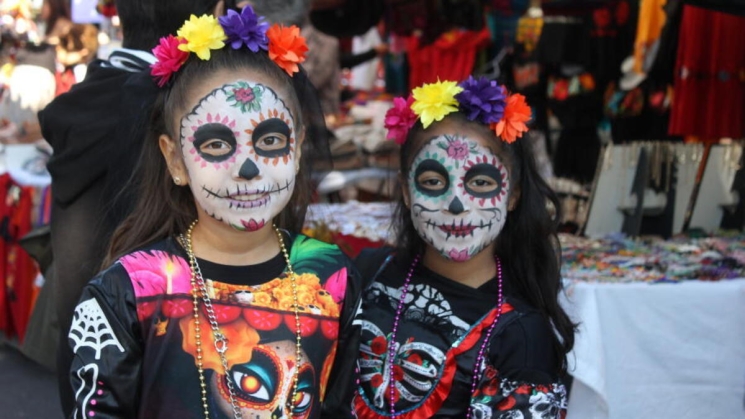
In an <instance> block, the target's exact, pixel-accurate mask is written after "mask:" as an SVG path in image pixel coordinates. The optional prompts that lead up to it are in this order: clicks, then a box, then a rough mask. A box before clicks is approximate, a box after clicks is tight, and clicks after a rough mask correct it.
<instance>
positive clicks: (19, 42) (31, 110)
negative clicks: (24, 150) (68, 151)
mask: <svg viewBox="0 0 745 419" xmlns="http://www.w3.org/2000/svg"><path fill="white" fill-rule="evenodd" d="M0 12H1V13H2V48H1V50H2V64H3V67H2V72H1V74H2V78H1V79H0V83H1V84H2V87H3V89H2V91H1V96H0V142H2V143H29V142H34V141H37V140H39V139H40V138H41V133H40V130H39V125H38V121H37V119H36V113H37V112H38V111H39V110H41V109H43V108H44V107H45V106H46V105H47V104H48V103H49V102H51V101H52V99H54V93H55V78H54V71H55V51H54V47H51V46H49V45H48V44H46V43H44V42H42V40H43V39H42V36H41V34H40V33H39V31H38V29H37V26H36V24H35V23H34V21H33V19H32V15H31V5H30V1H29V0H11V1H7V0H6V1H5V2H3V4H2V7H1V8H0Z"/></svg>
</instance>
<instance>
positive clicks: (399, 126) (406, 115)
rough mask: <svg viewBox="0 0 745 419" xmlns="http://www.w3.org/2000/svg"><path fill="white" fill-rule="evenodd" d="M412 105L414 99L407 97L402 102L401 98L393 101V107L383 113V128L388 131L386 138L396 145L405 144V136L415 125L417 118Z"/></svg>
mask: <svg viewBox="0 0 745 419" xmlns="http://www.w3.org/2000/svg"><path fill="white" fill-rule="evenodd" d="M413 103H414V97H413V96H409V98H408V99H406V100H404V98H402V97H397V98H395V99H393V107H392V108H390V109H388V112H386V113H385V123H384V124H385V128H386V129H387V130H388V135H387V136H386V138H388V139H389V140H393V141H395V142H396V144H399V145H403V143H405V142H406V136H407V135H408V134H409V130H410V129H411V127H413V126H414V124H415V123H416V119H417V116H416V114H415V113H414V111H413V110H411V105H412V104H413Z"/></svg>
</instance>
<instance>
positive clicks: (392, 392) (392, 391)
mask: <svg viewBox="0 0 745 419" xmlns="http://www.w3.org/2000/svg"><path fill="white" fill-rule="evenodd" d="M419 259H420V257H419V256H418V255H417V256H416V257H415V258H414V260H413V261H412V262H411V267H409V273H408V274H406V279H405V280H404V286H403V289H402V290H401V297H400V299H399V300H398V308H397V309H396V317H395V318H394V319H393V330H392V331H391V338H390V341H389V342H388V359H389V360H390V361H389V362H388V389H389V394H388V397H389V399H388V405H389V406H390V409H391V415H390V416H391V417H392V418H396V417H398V416H399V414H397V413H396V408H395V406H394V405H395V402H396V381H395V380H394V377H393V364H394V360H395V359H396V333H397V332H398V324H399V322H400V321H401V314H402V313H403V311H404V304H405V303H404V302H405V301H406V294H408V292H409V283H410V282H411V277H412V276H413V275H414V269H415V268H416V267H417V265H418V264H419ZM494 262H496V264H497V281H498V287H499V292H498V294H499V295H498V299H497V301H498V303H497V315H496V316H494V320H493V321H492V323H491V325H490V326H489V328H488V329H487V330H486V335H485V336H484V340H483V342H481V347H480V348H479V353H478V356H476V362H475V363H474V365H473V375H472V376H471V397H470V398H469V400H470V399H472V398H473V394H474V393H475V392H476V386H477V385H478V381H479V370H480V369H481V366H482V364H483V362H484V358H485V357H486V355H485V353H486V347H487V345H488V343H489V338H491V334H492V332H493V331H494V327H495V326H496V325H497V322H499V317H500V316H501V315H502V302H503V298H502V297H503V295H502V261H501V260H500V259H499V257H498V256H495V257H494ZM470 418H471V406H470V405H469V406H468V413H467V414H466V419H470Z"/></svg>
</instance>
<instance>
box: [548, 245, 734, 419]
mask: <svg viewBox="0 0 745 419" xmlns="http://www.w3.org/2000/svg"><path fill="white" fill-rule="evenodd" d="M561 241H562V253H563V256H564V261H563V262H564V263H563V269H562V275H563V277H564V278H565V281H566V293H565V294H564V295H563V296H562V297H563V301H562V304H563V305H564V307H565V308H566V310H567V311H568V313H569V315H570V316H571V317H572V319H574V320H575V321H577V322H579V323H580V326H579V330H578V332H577V334H576V337H575V339H576V340H575V346H574V351H573V352H572V353H571V354H570V355H569V363H570V371H569V372H570V373H571V374H572V375H573V376H574V383H573V385H572V391H571V395H570V397H569V408H568V415H567V418H568V419H621V418H623V419H627V418H666V419H667V418H669V419H688V418H690V419H694V418H696V419H699V418H727V419H743V418H745V407H744V406H743V404H744V403H745V279H741V278H742V277H743V276H745V273H744V272H745V271H744V270H743V269H744V266H745V265H744V264H743V248H744V247H745V242H744V241H743V237H742V236H732V237H717V238H703V239H698V240H697V239H690V238H681V239H677V240H671V241H652V242H643V241H632V240H628V239H624V238H622V237H616V238H610V239H605V240H589V239H583V238H577V237H568V236H562V237H561ZM686 278H707V279H708V280H706V281H702V280H689V279H686Z"/></svg>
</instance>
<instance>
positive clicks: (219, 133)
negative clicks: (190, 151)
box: [194, 123, 237, 162]
mask: <svg viewBox="0 0 745 419" xmlns="http://www.w3.org/2000/svg"><path fill="white" fill-rule="evenodd" d="M236 144H237V141H236V138H235V133H234V132H233V130H232V129H230V128H229V127H227V126H225V125H223V124H218V123H210V124H204V125H202V126H200V127H199V128H197V130H196V131H195V132H194V147H195V148H196V149H197V153H199V155H200V156H201V157H202V158H203V159H205V160H207V161H209V162H221V161H224V160H227V159H228V158H230V156H232V155H233V154H234V153H235V150H236V148H237V147H236Z"/></svg>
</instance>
